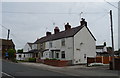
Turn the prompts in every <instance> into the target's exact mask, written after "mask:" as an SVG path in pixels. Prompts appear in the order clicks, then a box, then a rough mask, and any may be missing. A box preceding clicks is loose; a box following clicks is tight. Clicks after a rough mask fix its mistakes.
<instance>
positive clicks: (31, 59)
mask: <svg viewBox="0 0 120 78" xmlns="http://www.w3.org/2000/svg"><path fill="white" fill-rule="evenodd" d="M28 60H29V62H36V58H29V59H28Z"/></svg>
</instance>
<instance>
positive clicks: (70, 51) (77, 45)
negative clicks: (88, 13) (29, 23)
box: [34, 19, 96, 64]
mask: <svg viewBox="0 0 120 78" xmlns="http://www.w3.org/2000/svg"><path fill="white" fill-rule="evenodd" d="M34 44H37V49H38V51H39V52H38V55H39V58H40V59H46V58H57V59H60V60H67V61H69V63H70V64H80V63H87V57H95V56H96V45H95V44H96V39H95V37H94V36H93V34H92V33H91V31H90V30H89V28H88V27H87V22H86V21H85V19H82V21H81V22H80V25H79V26H76V27H73V28H71V25H69V23H67V24H66V25H65V30H63V31H60V29H59V27H55V29H54V33H53V34H52V33H51V32H46V36H44V37H41V38H40V39H38V40H36V41H35V42H34Z"/></svg>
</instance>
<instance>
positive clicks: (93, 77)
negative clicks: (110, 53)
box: [2, 60, 119, 78]
mask: <svg viewBox="0 0 120 78" xmlns="http://www.w3.org/2000/svg"><path fill="white" fill-rule="evenodd" d="M116 73H117V72H114V71H108V70H105V69H104V70H103V69H102V70H101V69H100V70H99V69H98V68H97V69H95V68H92V69H90V68H87V69H85V68H80V69H78V68H77V69H72V70H71V69H69V68H64V70H62V71H61V72H57V71H52V69H51V70H48V69H47V68H42V67H39V66H32V65H24V64H20V63H12V62H8V61H4V60H3V61H2V75H3V78H16V77H18V78H43V77H44V78H67V77H68V78H119V77H118V76H115V74H116ZM72 74H77V76H72ZM78 75H79V76H78ZM112 76H113V77H112Z"/></svg>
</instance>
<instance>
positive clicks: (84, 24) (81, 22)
mask: <svg viewBox="0 0 120 78" xmlns="http://www.w3.org/2000/svg"><path fill="white" fill-rule="evenodd" d="M81 20H82V21H80V24H81V26H87V22H86V21H85V19H84V18H82V19H81Z"/></svg>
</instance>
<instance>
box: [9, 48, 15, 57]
mask: <svg viewBox="0 0 120 78" xmlns="http://www.w3.org/2000/svg"><path fill="white" fill-rule="evenodd" d="M15 54H16V50H14V49H9V50H8V55H9V56H8V57H9V59H14V58H15V57H16V56H15Z"/></svg>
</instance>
